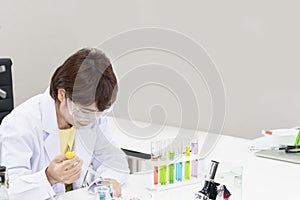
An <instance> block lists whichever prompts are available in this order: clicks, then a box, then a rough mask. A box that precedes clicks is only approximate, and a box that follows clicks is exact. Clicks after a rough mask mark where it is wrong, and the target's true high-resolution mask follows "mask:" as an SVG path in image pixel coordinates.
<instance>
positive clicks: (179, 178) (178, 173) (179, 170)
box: [176, 162, 182, 181]
mask: <svg viewBox="0 0 300 200" xmlns="http://www.w3.org/2000/svg"><path fill="white" fill-rule="evenodd" d="M176 180H177V181H182V162H178V163H176Z"/></svg>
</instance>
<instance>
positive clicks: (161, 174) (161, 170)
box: [159, 165, 167, 185]
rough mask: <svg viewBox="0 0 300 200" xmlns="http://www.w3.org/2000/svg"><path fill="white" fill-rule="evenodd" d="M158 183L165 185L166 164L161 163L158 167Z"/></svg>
mask: <svg viewBox="0 0 300 200" xmlns="http://www.w3.org/2000/svg"><path fill="white" fill-rule="evenodd" d="M159 183H160V184H161V185H166V183H167V166H166V165H162V166H160V167H159Z"/></svg>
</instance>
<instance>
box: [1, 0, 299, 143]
mask: <svg viewBox="0 0 300 200" xmlns="http://www.w3.org/2000/svg"><path fill="white" fill-rule="evenodd" d="M0 5H1V12H0V57H11V58H12V59H13V61H14V65H13V78H14V94H15V103H16V105H19V104H20V103H21V102H23V101H25V100H26V99H28V98H29V97H31V96H33V95H35V94H38V93H40V92H43V91H44V89H45V88H46V87H47V86H48V84H49V81H50V77H51V75H52V73H53V71H54V70H55V69H56V67H57V66H59V65H60V64H62V62H63V61H64V60H65V59H66V58H67V57H68V56H69V55H71V54H72V53H74V52H75V51H76V50H78V49H80V48H82V47H87V46H97V45H98V44H99V43H101V42H103V41H104V40H106V39H107V38H109V37H110V36H112V35H115V34H118V33H120V32H122V31H125V30H130V29H133V28H138V27H145V26H155V27H163V28H169V29H173V30H177V31H179V32H181V33H184V34H186V35H188V36H190V37H191V38H194V39H195V40H196V41H197V42H199V43H200V44H202V45H203V46H204V47H205V48H206V50H207V51H208V53H209V54H210V56H211V57H212V59H213V60H214V62H215V63H216V64H217V66H218V68H219V70H220V73H221V76H222V77H223V81H224V86H225V88H226V95H227V102H226V110H227V113H226V119H225V124H224V134H229V135H236V136H240V137H247V138H254V137H257V136H258V135H259V132H260V130H261V129H264V128H270V129H271V128H284V127H293V126H297V125H299V124H300V123H299V122H300V101H299V99H300V92H299V90H300V78H299V72H300V68H299V65H300V59H299V55H298V54H299V44H300V26H299V22H300V12H299V6H300V3H299V2H298V1H271V0H265V1H261V0H252V1H247V2H246V1H234V0H228V1H174V0H165V1H159V0H152V1H150V0H148V1H146V0H131V1H130V0H127V1H121V0H120V1H116V0H110V1H74V0H65V1H58V0H54V1H39V0H29V1H17V0H0ZM120 45H122V44H120ZM136 56H139V59H142V58H143V55H136ZM144 56H145V55H144ZM149 56H150V58H151V56H152V57H153V59H158V60H159V57H160V56H164V55H162V54H160V55H155V53H150V54H149ZM165 56H167V55H165ZM146 57H147V58H149V57H148V56H146ZM170 59H171V58H170ZM134 60H135V57H134V55H130V56H129V57H127V58H124V59H123V60H120V61H119V63H116V64H115V66H116V65H117V64H119V66H126V65H127V66H128V65H130V63H131V62H133V61H134ZM178 63H179V61H178V62H176V60H173V61H172V60H171V61H170V63H169V64H170V65H173V66H174V67H175V66H176V64H177V65H178ZM121 69H122V67H119V68H118V67H116V73H117V74H118V75H119V76H120V74H122V70H121ZM199 85H201V83H199ZM201 87H202V86H199V88H200V89H201ZM149 92H150V94H151V95H152V96H155V95H157V93H159V94H160V95H159V96H162V101H163V102H168V97H167V95H166V96H165V97H163V94H164V93H163V92H161V91H157V90H155V89H153V88H152V89H151V88H150V89H149ZM160 92H161V93H160ZM204 93H205V92H204ZM203 99H204V102H206V103H207V102H208V103H209V100H206V99H207V95H206V96H205V95H204V97H203ZM139 100H140V101H139ZM136 102H140V103H137V104H136V105H135V106H136V109H135V110H134V111H132V112H133V114H134V116H135V118H136V119H142V120H147V119H149V118H148V113H147V110H144V111H145V112H143V106H144V105H143V102H144V103H148V102H146V101H145V100H143V99H141V98H140V99H139V96H137V97H136ZM141 102H142V103H141ZM169 102H170V101H169ZM171 104H172V103H171ZM174 105H175V104H174ZM210 106H211V105H206V104H205V103H204V104H203V109H202V113H201V114H202V116H208V117H207V118H206V117H204V118H202V120H203V122H204V123H203V124H204V125H203V127H204V128H205V126H207V123H208V122H209V116H210ZM170 112H171V113H169V114H168V116H169V119H168V123H169V124H170V125H178V118H177V117H176V116H178V113H176V109H170ZM172 112H173V113H172ZM174 116H175V117H174ZM187 126H188V125H187ZM200 128H201V127H200Z"/></svg>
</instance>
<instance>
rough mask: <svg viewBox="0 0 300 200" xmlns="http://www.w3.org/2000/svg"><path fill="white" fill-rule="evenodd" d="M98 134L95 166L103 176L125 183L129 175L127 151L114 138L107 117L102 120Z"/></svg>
mask: <svg viewBox="0 0 300 200" xmlns="http://www.w3.org/2000/svg"><path fill="white" fill-rule="evenodd" d="M98 135H99V136H98V137H97V141H96V145H95V151H94V159H93V167H94V168H95V169H96V171H97V172H98V174H100V175H101V177H102V178H113V179H116V180H117V181H118V182H119V183H121V184H123V183H125V181H126V179H127V178H128V176H129V168H128V162H127V159H126V155H125V153H124V152H123V151H122V150H121V149H120V148H119V146H118V145H117V143H116V141H114V140H113V137H112V135H111V133H110V132H109V130H108V126H107V118H104V119H102V120H101V125H100V133H99V134H98ZM95 178H96V177H95Z"/></svg>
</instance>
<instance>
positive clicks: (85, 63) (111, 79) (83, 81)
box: [50, 48, 118, 111]
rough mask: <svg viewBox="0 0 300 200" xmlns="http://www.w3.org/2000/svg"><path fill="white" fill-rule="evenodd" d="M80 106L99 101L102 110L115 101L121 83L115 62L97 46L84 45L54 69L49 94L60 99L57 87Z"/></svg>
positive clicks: (98, 106)
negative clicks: (114, 65) (118, 80)
mask: <svg viewBox="0 0 300 200" xmlns="http://www.w3.org/2000/svg"><path fill="white" fill-rule="evenodd" d="M59 88H64V89H65V90H66V95H67V97H69V98H70V99H71V100H72V101H73V102H75V103H79V104H80V105H91V104H93V103H96V105H97V108H98V110H99V111H103V110H105V109H107V108H108V107H110V106H111V104H112V103H113V102H114V101H115V100H116V94H117V91H118V84H117V79H116V76H115V74H114V72H113V68H112V65H111V63H110V61H109V59H108V58H107V57H106V55H105V54H104V53H103V52H102V51H100V50H98V49H95V48H91V49H88V48H85V49H81V50H79V51H77V52H76V53H75V54H73V55H72V56H70V57H69V58H68V59H67V60H66V61H65V62H64V63H63V64H62V65H61V66H60V67H58V68H57V69H56V71H55V72H54V74H53V76H52V79H51V83H50V95H51V96H52V98H53V99H54V100H55V101H58V94H57V93H58V89H59Z"/></svg>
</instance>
